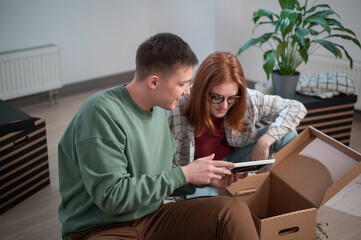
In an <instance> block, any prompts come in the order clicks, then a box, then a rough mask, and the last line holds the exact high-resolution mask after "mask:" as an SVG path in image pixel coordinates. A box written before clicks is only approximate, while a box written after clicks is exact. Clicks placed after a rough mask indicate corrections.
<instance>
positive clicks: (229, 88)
mask: <svg viewBox="0 0 361 240" xmlns="http://www.w3.org/2000/svg"><path fill="white" fill-rule="evenodd" d="M210 94H211V96H210V97H209V101H211V104H210V106H211V114H212V116H214V117H216V118H222V117H224V116H225V115H226V114H227V112H228V110H229V109H230V108H231V107H232V106H233V104H229V103H228V102H231V103H232V102H234V100H236V101H237V100H238V99H235V98H234V97H235V96H237V94H238V85H237V83H235V82H224V83H222V84H220V85H217V86H214V87H212V88H211V92H210ZM212 98H213V99H212ZM222 100H224V101H222ZM212 101H213V102H220V101H222V102H221V103H218V104H217V103H212Z"/></svg>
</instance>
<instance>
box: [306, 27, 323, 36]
mask: <svg viewBox="0 0 361 240" xmlns="http://www.w3.org/2000/svg"><path fill="white" fill-rule="evenodd" d="M308 31H309V32H310V34H311V35H318V34H320V33H319V32H317V31H316V30H313V29H310V28H309V29H308Z"/></svg>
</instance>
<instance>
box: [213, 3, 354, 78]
mask: <svg viewBox="0 0 361 240" xmlns="http://www.w3.org/2000/svg"><path fill="white" fill-rule="evenodd" d="M312 2H313V1H309V3H312ZM300 3H301V4H304V1H303V0H300ZM321 3H322V4H329V5H330V7H331V8H332V9H333V10H335V11H336V12H337V13H338V14H339V15H340V16H341V20H340V22H341V23H342V24H343V25H344V27H347V28H349V29H352V30H353V31H354V32H355V33H356V36H357V37H358V38H359V40H361V27H360V23H361V15H360V10H361V1H360V0H343V1H339V0H327V1H326V0H319V1H317V4H321ZM278 5H279V4H278V1H277V0H274V1H270V0H256V1H254V0H216V9H217V11H216V37H215V49H216V50H222V51H229V52H232V53H234V54H235V53H236V52H237V51H238V49H239V48H240V47H241V46H243V44H245V43H246V42H247V41H248V40H249V39H251V38H252V37H258V36H260V35H262V33H264V32H263V31H264V28H262V27H259V28H258V29H257V30H256V31H255V34H254V35H252V30H253V28H254V24H253V21H252V15H253V12H255V11H257V10H258V9H260V8H264V9H267V10H271V11H274V12H275V13H279V10H280V7H279V6H278ZM340 43H342V45H343V46H344V47H345V48H346V49H347V50H348V52H349V53H350V54H351V56H352V58H353V60H356V61H361V50H360V49H359V48H357V47H356V46H355V45H354V44H352V43H351V42H348V41H346V40H345V41H342V42H340ZM262 54H263V53H262V52H261V50H260V49H258V48H255V47H253V48H250V49H248V50H247V51H245V52H244V53H242V56H241V57H239V60H240V62H241V64H242V66H243V68H244V72H245V75H246V78H247V79H250V80H254V81H267V80H266V74H265V73H264V71H263V68H262V63H263V55H262ZM320 54H327V55H330V54H329V53H328V52H326V51H320ZM330 57H332V56H331V55H330ZM344 58H345V59H346V57H344Z"/></svg>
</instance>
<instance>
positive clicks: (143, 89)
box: [125, 79, 154, 112]
mask: <svg viewBox="0 0 361 240" xmlns="http://www.w3.org/2000/svg"><path fill="white" fill-rule="evenodd" d="M125 88H126V89H127V90H128V92H129V95H130V97H131V98H132V99H133V101H134V102H135V103H136V104H137V105H138V107H140V108H141V109H143V110H144V111H147V112H151V111H152V109H153V107H154V106H153V105H152V99H151V95H150V93H149V89H148V88H147V86H146V84H145V83H144V82H141V81H137V80H136V79H133V80H132V81H131V82H130V83H129V84H127V85H126V86H125Z"/></svg>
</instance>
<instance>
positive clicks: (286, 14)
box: [276, 9, 301, 36]
mask: <svg viewBox="0 0 361 240" xmlns="http://www.w3.org/2000/svg"><path fill="white" fill-rule="evenodd" d="M300 14H301V12H300V11H295V10H290V9H284V10H282V11H281V14H280V20H279V22H280V24H279V26H278V27H279V29H280V30H281V33H282V36H286V35H287V33H289V32H290V31H291V30H292V28H293V26H294V25H295V21H296V19H297V18H298V16H299V15H300ZM277 30H278V29H277ZM277 30H276V31H277Z"/></svg>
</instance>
